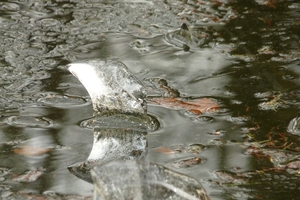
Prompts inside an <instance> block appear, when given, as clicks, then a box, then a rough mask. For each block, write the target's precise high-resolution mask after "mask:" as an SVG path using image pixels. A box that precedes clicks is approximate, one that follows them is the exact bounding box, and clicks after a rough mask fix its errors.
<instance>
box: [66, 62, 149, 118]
mask: <svg viewBox="0 0 300 200" xmlns="http://www.w3.org/2000/svg"><path fill="white" fill-rule="evenodd" d="M68 70H69V71H70V72H71V73H72V74H73V75H74V76H75V77H77V78H78V80H79V81H80V82H81V83H82V84H83V85H84V87H85V88H86V90H87V91H88V93H89V95H90V97H91V100H92V103H93V109H94V111H95V112H99V113H100V114H101V115H104V114H106V115H108V114H109V115H111V114H118V113H122V114H142V115H143V114H146V111H147V107H146V101H145V97H146V90H145V88H144V87H143V85H142V83H141V82H140V81H139V80H138V79H137V78H136V77H135V76H134V75H133V74H132V73H131V72H130V71H129V70H128V68H127V67H126V65H125V64H123V63H122V62H119V61H116V60H101V59H94V60H86V61H82V62H76V63H71V64H69V65H68Z"/></svg>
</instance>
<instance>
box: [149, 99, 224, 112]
mask: <svg viewBox="0 0 300 200" xmlns="http://www.w3.org/2000/svg"><path fill="white" fill-rule="evenodd" d="M151 103H154V104H158V105H161V106H164V107H167V108H174V109H185V110H188V111H190V112H192V113H194V114H198V115H200V114H202V113H205V112H215V111H217V110H219V108H220V107H219V104H218V103H217V102H216V101H215V100H213V99H211V98H201V99H194V100H183V99H182V98H153V99H151Z"/></svg>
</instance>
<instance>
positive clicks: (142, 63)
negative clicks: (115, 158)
mask: <svg viewBox="0 0 300 200" xmlns="http://www.w3.org/2000/svg"><path fill="white" fill-rule="evenodd" d="M298 18H299V3H298V2H297V0H292V1H260V0H253V1H247V2H246V1H210V0H203V1H201V2H199V1H173V0H172V1H168V0H167V1H147V2H145V1H139V2H138V3H136V2H135V3H132V2H131V1H126V2H115V1H114V2H111V1H105V2H92V1H89V0H87V1H74V2H56V1H51V2H50V1H38V2H37V1H31V2H27V1H15V2H8V1H3V2H1V4H0V26H1V29H0V35H1V36H2V38H1V40H0V55H1V56H2V59H0V74H1V75H0V85H1V88H0V92H1V95H2V96H1V98H0V112H1V113H0V117H1V119H0V138H1V141H2V142H1V144H0V146H1V152H2V153H1V154H0V157H1V166H0V167H3V168H8V169H11V172H12V173H14V174H17V175H21V174H23V173H24V172H25V171H28V170H32V169H29V168H27V164H24V163H26V160H27V159H29V160H30V158H27V157H26V156H22V155H19V154H16V153H14V152H13V149H14V148H15V147H17V146H18V145H19V144H20V143H22V141H23V140H24V142H26V141H27V140H28V141H30V138H35V136H37V135H40V134H42V135H43V136H42V137H41V138H40V139H39V141H40V142H41V144H44V143H43V141H41V140H48V141H49V144H52V145H50V146H51V148H53V150H51V151H50V152H47V153H45V155H47V156H45V157H43V156H42V157H43V158H41V160H43V161H42V162H40V163H41V164H40V166H36V167H37V168H38V167H45V168H49V170H48V171H47V170H46V171H45V172H44V174H43V176H41V177H40V178H39V179H38V180H37V182H36V183H29V184H26V187H27V188H25V189H28V190H27V191H33V192H36V193H43V192H44V191H48V190H50V192H49V193H50V194H51V190H52V191H55V192H59V193H62V194H67V193H69V194H70V193H72V194H81V195H87V196H89V195H91V191H92V187H91V186H90V185H89V184H86V183H85V182H84V181H80V180H79V179H77V178H76V177H73V176H72V175H71V174H69V173H68V171H67V170H66V167H67V166H69V165H70V164H73V163H77V162H80V161H83V160H85V159H86V158H87V157H88V155H89V152H90V149H91V148H92V147H91V145H92V143H93V133H92V132H91V131H90V130H87V129H85V128H83V127H80V126H79V124H80V123H81V122H82V121H84V120H86V119H91V118H92V116H91V115H92V114H91V113H92V108H91V105H90V103H89V101H88V102H86V104H85V103H83V102H84V99H87V98H88V94H87V92H86V91H85V89H84V88H83V86H81V84H79V83H78V82H77V81H76V80H75V79H73V77H72V76H71V75H69V73H68V72H67V71H66V70H65V65H66V64H67V63H70V62H72V61H75V60H79V59H88V58H91V57H93V58H106V59H107V58H116V59H119V60H120V61H122V62H124V63H125V64H126V65H127V66H128V67H130V70H131V71H133V72H134V73H135V74H136V75H137V77H138V78H139V79H140V80H142V82H144V83H145V85H146V87H147V90H148V94H149V97H150V98H151V97H152V96H154V97H160V96H165V95H166V92H165V91H164V92H163V91H162V88H159V89H158V88H156V86H154V85H153V84H152V83H150V82H149V81H148V80H149V78H150V79H156V78H158V79H163V80H165V81H166V82H167V83H168V86H170V87H172V88H174V89H176V90H177V91H178V94H177V95H178V97H186V98H198V97H204V96H205V97H212V98H214V99H217V100H218V102H219V103H220V104H221V109H220V112H216V113H210V114H205V116H208V117H211V118H213V121H209V122H203V120H202V118H201V116H195V115H193V114H191V113H189V112H186V111H185V110H184V109H182V110H181V109H178V110H176V109H172V108H165V107H164V106H161V105H160V106H159V105H154V104H151V103H150V104H148V113H150V114H151V115H153V116H155V117H157V118H159V120H160V121H161V125H162V126H161V128H160V129H158V130H156V131H154V132H151V133H149V134H148V136H147V139H148V150H149V151H148V156H147V157H146V158H145V159H146V161H155V162H157V163H161V164H164V165H166V166H168V167H170V168H174V169H176V170H178V171H180V172H183V173H186V174H189V175H190V176H192V177H195V178H196V179H197V180H199V181H201V182H202V184H203V185H204V187H205V188H206V189H207V191H208V192H209V193H210V195H211V196H212V197H213V198H214V199H240V198H244V199H248V198H258V197H262V198H268V199H270V198H271V199H282V198H290V199H292V198H295V194H294V193H295V191H297V190H296V189H297V188H296V186H297V183H296V184H295V177H296V178H297V177H298V176H297V175H296V174H292V175H288V174H287V173H281V174H280V173H278V172H276V170H281V169H282V168H280V169H279V168H277V167H278V166H277V165H276V163H272V162H271V161H270V160H269V159H268V158H270V157H271V158H272V160H274V159H273V158H274V157H275V156H277V154H274V153H268V152H267V151H266V150H269V148H271V149H274V148H277V149H278V148H279V150H280V151H279V152H280V153H281V155H285V156H286V154H287V153H291V152H294V151H295V152H297V151H299V141H298V135H293V134H290V133H289V132H288V131H291V133H297V124H298V123H297V118H296V117H297V116H298V112H299V103H298V102H299V91H298V90H299V80H298V79H299V70H298V69H299V50H298V46H299V45H298V44H299V42H298V40H299V34H298V32H299V23H298V21H297V20H298ZM183 23H186V24H187V25H189V26H191V27H195V28H196V29H197V27H199V26H201V28H200V29H201V30H202V31H203V30H204V33H205V28H204V27H206V26H208V27H213V28H214V29H215V30H214V31H213V33H212V34H214V36H213V37H212V46H210V47H207V48H201V49H196V50H194V49H190V50H189V51H184V49H183V48H182V47H178V46H176V44H175V45H174V44H170V42H168V41H165V39H164V34H166V33H169V32H173V31H174V30H175V31H176V30H178V29H180V27H181V25H182V24H183ZM203 26H204V27H203ZM215 41H217V42H215ZM49 77H50V78H49ZM48 92H49V93H50V94H51V95H53V94H55V95H57V97H58V98H57V99H55V98H54V99H51V98H50V99H48V96H47V98H46V100H45V99H43V95H39V94H45V93H48ZM260 94H264V95H263V96H260ZM265 94H266V95H265ZM70 96H76V97H77V96H78V97H81V98H82V99H73V100H75V101H72V102H69V103H67V102H66V104H65V106H64V103H61V104H59V103H58V104H57V102H56V101H55V100H57V101H59V102H60V101H68V98H64V97H70ZM279 97H280V98H279ZM39 98H42V101H39V102H37V99H39ZM52 100H53V101H52ZM81 100H83V101H81ZM55 102H56V103H55ZM43 103H45V104H43ZM81 103H82V104H84V105H82V106H80V105H81ZM273 103H275V104H273ZM55 104H56V106H55ZM75 104H76V105H75ZM261 105H263V106H265V105H267V107H261ZM274 105H275V107H274ZM276 105H277V106H276ZM265 108H267V109H265ZM22 109H25V110H26V113H24V112H22ZM28 114H31V115H30V120H27V119H29V118H26V119H25V121H27V122H29V121H30V122H33V121H34V122H37V121H36V119H37V120H39V118H35V117H42V118H45V119H49V120H51V121H52V122H54V123H55V126H54V127H52V126H51V127H22V126H23V125H24V118H22V117H24V116H28ZM13 116H15V118H19V117H20V116H22V117H21V118H22V119H23V122H22V126H19V125H17V126H16V124H7V123H6V121H5V120H7V119H8V118H9V117H13ZM195 119H197V120H196V121H195ZM198 119H199V120H198ZM243 119H247V120H243ZM41 122H43V120H42V121H41ZM37 123H39V122H37ZM289 123H291V124H290V125H291V126H288V125H289ZM287 127H288V128H289V129H288V131H287V130H286V129H287ZM290 128H292V130H290ZM217 133H221V134H219V135H218V134H217ZM44 135H46V136H45V137H44ZM42 138H44V139H42ZM2 139H3V140H2ZM266 141H267V142H266ZM28 144H31V143H28ZM191 144H202V145H204V146H206V148H205V149H204V150H202V151H198V152H197V153H196V154H195V152H194V153H192V152H187V151H184V150H182V148H183V147H182V146H185V147H188V146H189V145H191ZM258 144H259V145H258ZM253 147H256V148H258V147H259V148H260V149H256V150H255V149H253ZM164 149H165V151H164ZM166 149H167V150H166ZM183 149H185V148H183ZM170 150H172V151H170ZM235 150H236V152H234V151H235ZM243 150H244V151H243ZM167 152H173V153H167ZM264 156H265V157H264ZM194 157H196V158H198V159H201V160H202V161H203V162H200V163H198V164H194V165H190V167H186V168H180V169H178V168H176V166H174V165H173V163H178V162H176V161H182V160H187V159H190V158H194ZM223 157H224V159H223V160H222V158H223ZM226 159H228V160H230V162H227V161H226ZM221 160H222V161H221ZM239 160H242V161H241V162H238V161H239ZM296 161H297V159H296V160H295V162H296ZM30 162H31V161H30ZM44 162H45V163H46V164H45V165H44V164H42V163H44ZM292 164H294V166H297V165H295V164H296V163H290V165H288V164H287V163H281V165H282V166H285V168H286V170H291V168H290V167H289V166H291V165H292ZM46 165H47V166H46ZM177 166H178V165H177ZM270 167H275V171H271V172H270V173H267V172H266V173H265V176H263V175H261V174H260V175H259V174H256V175H253V178H252V179H251V180H250V181H255V180H257V179H259V177H262V179H263V180H265V181H266V182H259V183H258V182H256V183H257V187H255V186H253V185H252V187H251V186H249V185H248V186H249V187H247V186H241V187H229V186H226V185H224V184H223V185H222V184H221V185H218V184H215V183H220V182H221V181H220V180H221V178H216V174H215V173H214V172H215V171H217V170H219V172H220V170H221V172H224V171H227V172H228V171H229V172H230V173H228V174H226V173H224V174H223V175H224V176H225V175H232V174H237V175H240V177H241V176H242V177H243V180H244V182H245V181H246V182H247V181H248V179H247V177H249V176H250V175H249V174H245V173H244V172H245V171H248V172H254V171H256V170H260V169H265V168H267V169H270ZM222 170H223V171H222ZM241 173H244V174H241ZM11 176H12V175H5V176H3V177H1V180H2V178H5V179H6V180H5V181H4V182H2V183H3V184H6V185H10V186H11V187H12V188H13V189H14V190H15V191H23V192H24V191H25V189H24V188H23V186H24V185H23V186H22V185H19V184H18V183H11ZM224 176H223V178H224ZM277 176H278V177H280V178H279V179H280V181H277V180H278V177H277ZM227 177H228V176H227ZM232 177H233V178H235V177H236V176H231V178H232ZM270 177H274V179H273V178H270ZM276 177H277V178H276ZM41 179H43V181H41V182H42V184H41V182H39V180H41ZM234 180H237V179H234ZM284 180H287V181H288V182H284ZM229 182H230V181H229ZM272 183H274V184H273V185H272ZM246 184H247V183H246ZM293 184H295V185H296V186H295V185H294V186H293ZM262 186H268V187H269V188H268V187H266V188H265V189H263V187H262ZM276 186H278V187H276ZM3 188H8V187H4V186H3ZM79 188H80V189H79ZM282 188H283V189H282ZM25 192H26V191H25Z"/></svg>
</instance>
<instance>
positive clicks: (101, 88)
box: [68, 60, 209, 200]
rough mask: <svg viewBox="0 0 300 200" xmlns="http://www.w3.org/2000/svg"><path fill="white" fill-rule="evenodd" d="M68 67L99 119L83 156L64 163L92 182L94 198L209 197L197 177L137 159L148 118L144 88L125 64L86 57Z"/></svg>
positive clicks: (140, 155)
mask: <svg viewBox="0 0 300 200" xmlns="http://www.w3.org/2000/svg"><path fill="white" fill-rule="evenodd" d="M68 69H69V70H70V71H71V72H72V74H73V75H75V76H76V77H77V78H78V79H79V80H80V82H81V83H82V84H83V85H84V86H85V88H86V89H87V91H88V92H89V94H90V96H91V99H92V103H93V110H94V122H96V124H97V125H99V126H95V128H94V142H93V147H92V150H91V152H90V155H89V156H88V158H87V160H86V161H84V162H83V163H79V164H75V165H72V166H69V167H68V169H69V171H70V172H71V173H72V174H74V175H75V176H77V177H79V178H81V179H83V180H85V181H87V182H91V183H92V182H93V183H94V199H103V198H104V199H106V198H108V199H129V198H135V199H149V198H161V197H162V196H164V197H165V198H172V199H181V198H187V199H202V200H206V199H209V198H208V196H207V194H206V192H205V190H204V189H203V188H202V186H201V184H200V183H199V182H197V181H196V180H194V179H192V178H189V177H188V176H185V175H181V174H179V173H177V172H175V171H172V170H169V169H166V168H164V167H162V166H160V165H158V164H152V163H145V162H143V163H141V162H138V161H140V160H144V159H145V157H146V155H147V137H146V134H147V127H149V125H148V123H153V122H151V121H150V120H151V117H149V116H148V115H147V113H146V106H147V105H146V101H145V100H146V99H145V97H146V91H145V88H144V87H143V86H142V84H141V83H140V82H139V81H138V80H137V79H136V78H135V77H134V76H133V75H132V73H131V72H130V71H129V70H128V69H127V67H126V66H125V65H124V64H122V63H120V62H117V61H109V60H108V61H106V60H91V61H85V62H81V63H79V64H76V63H75V64H73V63H72V64H70V65H69V68H68ZM121 83H122V84H121ZM155 122H157V121H155ZM91 123H93V121H91ZM137 125H138V126H137ZM126 160H133V161H131V162H129V161H126ZM114 168H118V170H115V169H114ZM137 170H138V172H137ZM132 174H135V175H134V176H132ZM190 184H191V185H190Z"/></svg>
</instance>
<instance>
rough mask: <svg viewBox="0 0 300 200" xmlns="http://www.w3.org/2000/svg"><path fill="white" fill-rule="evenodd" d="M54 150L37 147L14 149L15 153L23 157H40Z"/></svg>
mask: <svg viewBox="0 0 300 200" xmlns="http://www.w3.org/2000/svg"><path fill="white" fill-rule="evenodd" d="M51 149H52V148H45V147H37V146H21V147H19V148H16V149H14V153H16V154H20V155H23V156H38V155H41V154H45V153H47V152H49V151H50V150H51Z"/></svg>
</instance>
